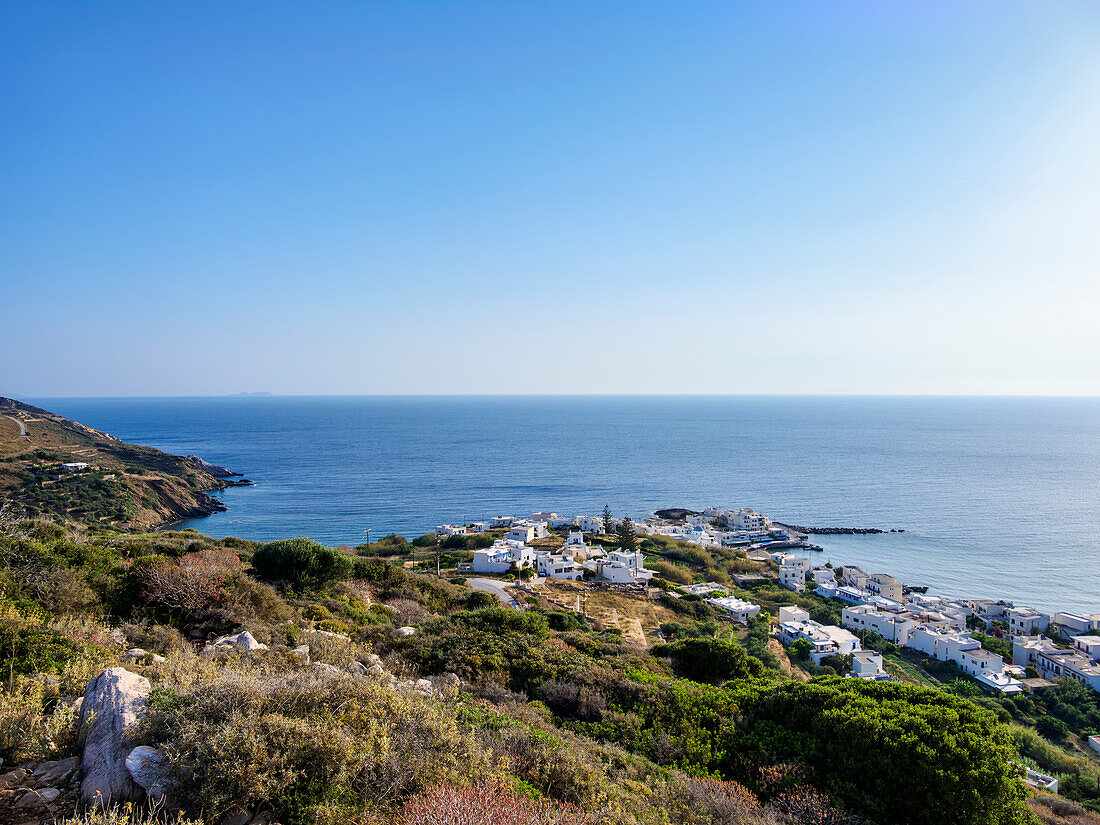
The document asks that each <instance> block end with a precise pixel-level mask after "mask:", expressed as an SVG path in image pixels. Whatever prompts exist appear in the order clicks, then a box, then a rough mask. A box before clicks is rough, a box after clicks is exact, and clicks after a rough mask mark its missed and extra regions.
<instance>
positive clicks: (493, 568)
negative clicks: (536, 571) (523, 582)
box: [471, 539, 535, 573]
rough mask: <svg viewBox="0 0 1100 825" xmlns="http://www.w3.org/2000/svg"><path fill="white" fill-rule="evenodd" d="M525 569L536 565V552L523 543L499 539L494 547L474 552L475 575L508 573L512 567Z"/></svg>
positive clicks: (494, 543) (472, 566) (472, 567)
mask: <svg viewBox="0 0 1100 825" xmlns="http://www.w3.org/2000/svg"><path fill="white" fill-rule="evenodd" d="M513 564H514V565H515V566H516V567H518V568H520V569H523V568H524V567H533V566H534V564H535V551H534V550H532V549H531V548H530V547H528V546H527V545H525V544H524V543H523V542H519V541H512V540H510V539H497V541H495V542H493V546H492V547H488V548H486V549H484V550H475V551H474V560H473V563H472V565H471V569H472V570H473V571H474V572H475V573H507V572H508V571H509V570H510V569H511V568H512V565H513Z"/></svg>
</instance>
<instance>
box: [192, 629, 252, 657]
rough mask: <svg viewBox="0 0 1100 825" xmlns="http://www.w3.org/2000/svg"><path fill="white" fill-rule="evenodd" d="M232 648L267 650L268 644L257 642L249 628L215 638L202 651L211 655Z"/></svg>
mask: <svg viewBox="0 0 1100 825" xmlns="http://www.w3.org/2000/svg"><path fill="white" fill-rule="evenodd" d="M231 650H239V651H241V652H243V653H254V652H256V651H257V650H267V645H265V644H262V643H260V642H257V641H256V637H255V636H253V635H252V634H251V633H249V632H248V631H247V630H242V631H241V632H240V633H233V634H231V635H229V636H222V637H220V638H218V639H215V640H214V641H212V642H210V643H209V644H207V645H206V647H204V648H203V650H202V652H203V654H204V655H206V656H210V655H212V654H215V653H228V652H229V651H231Z"/></svg>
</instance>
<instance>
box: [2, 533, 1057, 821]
mask: <svg viewBox="0 0 1100 825" xmlns="http://www.w3.org/2000/svg"><path fill="white" fill-rule="evenodd" d="M2 533H3V534H2V535H0V649H3V650H4V659H3V661H4V672H3V673H2V674H0V680H2V684H3V687H2V692H0V757H2V758H3V760H4V761H3V765H4V766H5V768H6V767H8V766H12V765H19V764H30V765H38V764H43V763H42V760H63V759H65V758H67V757H77V760H78V761H79V756H80V749H79V746H78V741H77V735H78V731H77V730H76V715H75V713H74V711H73V707H74V703H73V700H74V699H75V698H76V697H79V696H80V695H81V694H83V692H84V690H85V685H86V684H87V683H88V681H89V680H90V679H92V678H93V677H95V676H96V675H97V674H99V673H100V672H101V671H102V670H103V669H104V668H106V667H110V666H117V665H122V666H124V667H125V668H127V669H128V670H131V671H133V672H134V673H139V674H141V675H142V676H144V677H145V678H147V679H148V680H149V682H150V683H151V685H152V691H151V693H150V695H149V700H148V706H147V708H146V709H145V711H144V712H143V713H142V715H141V718H140V720H139V721H138V723H137V724H136V725H134V726H133V727H132V729H130V730H128V733H127V736H128V747H129V746H135V747H136V746H138V745H145V746H148V747H150V748H156V749H157V750H158V751H159V752H160V753H162V754H163V755H164V758H165V760H166V763H167V766H168V767H167V769H166V770H167V774H166V778H165V788H166V791H165V793H166V796H165V798H164V799H163V800H162V802H161V803H160V806H159V807H157V809H156V810H153V811H152V812H150V811H149V810H148V803H143V802H141V801H138V802H137V803H136V804H135V805H134V806H133V807H132V808H131V809H129V810H122V811H118V810H116V811H114V812H110V813H108V814H104V813H102V812H99V813H96V812H95V811H85V810H84V809H83V808H82V807H81V805H80V804H79V803H76V802H73V803H72V804H71V806H70V807H69V808H66V809H63V810H54V811H51V812H49V813H50V816H52V817H55V818H57V819H62V818H64V817H72V818H73V819H72V820H71V822H73V823H76V822H83V823H88V824H89V825H90V824H91V823H101V822H107V821H108V819H107V817H109V816H110V817H115V820H113V821H118V822H140V821H145V820H146V819H148V818H149V817H153V818H159V819H160V821H165V820H167V819H174V818H177V814H176V813H173V814H172V817H167V814H166V812H167V811H172V812H177V811H178V812H179V814H178V817H182V819H181V821H191V822H204V823H227V822H238V823H243V822H250V821H251V822H256V823H259V822H267V823H271V822H279V823H283V825H303V824H304V823H349V822H350V823H363V824H364V825H366V824H367V823H378V824H379V825H382V824H383V823H393V824H394V825H397V824H398V823H400V824H401V825H414V823H417V824H418V823H456V825H457V823H465V822H469V823H473V822H484V823H490V822H491V823H520V822H522V823H532V822H535V823H538V822H545V823H582V822H583V823H597V822H599V823H604V822H607V823H622V824H623V825H629V824H630V823H668V824H669V825H673V824H674V823H675V824H678V825H732V824H733V823H741V824H742V825H754V824H756V823H759V825H765V823H767V825H781V823H821V824H822V825H825V823H837V824H838V825H839V824H840V823H857V822H869V823H881V825H893V824H894V823H896V824H897V825H903V824H904V825H925V823H927V825H938V824H939V823H945V822H952V823H958V824H959V825H1009V823H1028V822H1034V821H1036V820H1035V814H1033V813H1032V811H1031V810H1030V809H1029V807H1028V806H1027V804H1025V797H1026V793H1025V790H1024V787H1023V786H1022V785H1021V783H1020V782H1019V781H1018V778H1017V770H1016V768H1014V767H1013V765H1012V764H1011V760H1013V759H1014V758H1015V757H1016V743H1015V741H1014V740H1013V736H1012V732H1011V731H1010V729H1009V728H1008V727H1007V726H1006V725H1004V724H1003V723H1002V722H1001V721H1000V720H999V719H998V717H997V716H996V715H995V714H994V713H993V712H992V711H991V710H989V709H987V708H983V707H980V706H978V705H976V704H974V703H973V702H971V701H969V700H968V699H966V698H964V697H959V696H954V695H950V694H947V693H944V692H942V691H933V690H929V689H926V688H921V687H916V686H909V685H899V684H882V683H865V682H860V681H857V680H851V679H841V678H838V677H835V676H825V677H819V678H816V679H814V680H812V681H810V682H805V683H802V682H794V681H791V680H789V679H788V678H787V677H785V676H784V675H783V673H782V672H780V671H779V670H777V669H776V668H774V667H769V666H768V664H767V663H765V662H762V661H761V659H760V658H759V657H757V656H754V655H752V653H751V650H750V649H749V644H748V643H749V642H751V641H752V639H751V637H746V638H745V639H743V640H742V641H741V642H735V641H731V640H729V639H725V638H708V637H698V638H684V639H680V640H677V641H673V642H670V643H669V644H667V645H663V646H659V647H655V648H652V649H650V650H646V649H643V648H640V647H636V646H633V645H630V644H627V643H625V642H624V641H623V639H622V637H621V635H620V634H618V633H617V632H613V631H607V630H597V629H596V628H595V627H594V626H593V625H592V624H590V623H589V622H588V621H586V620H585V619H583V618H582V617H580V616H578V615H576V614H573V613H567V612H561V611H555V610H546V609H539V608H534V607H530V608H529V609H525V610H523V611H522V612H519V611H512V610H506V609H504V608H502V607H501V606H500V605H499V604H497V603H495V601H494V600H493V599H492V598H491V597H487V595H486V594H484V593H477V592H475V591H472V590H471V589H470V588H468V587H467V586H465V584H464V583H463V582H462V581H461V580H460V579H453V580H447V579H444V578H437V577H435V576H434V575H430V574H427V573H423V572H413V571H412V570H410V569H408V568H406V567H405V566H401V565H398V564H394V563H392V562H391V561H389V560H387V559H385V558H380V557H378V556H377V555H376V548H374V549H372V548H371V547H365V548H362V552H363V553H364V554H363V555H350V554H345V553H343V552H341V551H339V550H336V549H332V548H326V547H322V546H321V545H319V544H317V543H315V542H312V541H309V540H308V539H294V540H290V541H283V542H272V543H269V544H255V543H251V542H246V541H241V540H236V539H223V540H214V539H210V538H207V537H204V536H202V535H200V534H198V533H195V532H193V531H182V532H164V533H156V534H148V535H129V534H121V533H115V532H110V531H100V530H88V529H87V528H83V527H76V526H60V525H57V524H53V523H50V522H45V521H21V522H9V523H7V524H5V525H3V529H2ZM240 631H248V633H249V634H251V635H250V637H249V638H250V639H253V640H254V641H255V642H256V643H257V644H256V645H255V646H254V647H252V648H251V649H243V648H240V649H238V648H230V649H227V648H225V646H216V645H211V644H210V643H211V642H212V641H214V640H217V639H219V638H220V637H223V636H225V635H226V634H234V633H238V632H240ZM51 764H52V763H51ZM28 773H29V771H28ZM0 785H2V780H0ZM4 794H9V795H8V796H7V797H3V795H4ZM0 797H3V798H6V799H8V800H10V801H12V802H13V803H14V801H15V799H16V797H15V796H14V795H12V794H10V793H9V789H5V788H3V787H0ZM59 798H60V799H61V800H65V799H66V798H67V797H65V796H64V795H62V796H61V797H59ZM19 799H20V800H21V799H22V797H19ZM19 804H22V802H21V801H20V802H19ZM3 807H4V806H3V804H2V799H0V809H2V808H3ZM55 807H56V805H55ZM1049 810H1050V809H1044V811H1045V812H1046V811H1049ZM1044 815H1046V814H1045V813H1044ZM43 816H44V818H45V814H44V815H43ZM1050 816H1051V817H1055V816H1057V815H1056V814H1055V813H1054V812H1050ZM15 821H24V820H16V819H11V818H9V819H4V815H3V814H2V813H0V823H4V822H15ZM1047 821H1062V820H1061V819H1060V818H1059V819H1057V820H1055V819H1048V820H1047ZM1067 821H1068V820H1067Z"/></svg>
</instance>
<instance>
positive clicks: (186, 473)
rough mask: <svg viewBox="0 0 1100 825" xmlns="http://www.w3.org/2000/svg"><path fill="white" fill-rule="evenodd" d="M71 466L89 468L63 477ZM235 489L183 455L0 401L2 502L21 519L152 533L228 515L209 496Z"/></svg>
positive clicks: (43, 411)
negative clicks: (61, 520)
mask: <svg viewBox="0 0 1100 825" xmlns="http://www.w3.org/2000/svg"><path fill="white" fill-rule="evenodd" d="M66 463H82V464H87V465H88V468H87V469H86V470H82V471H79V472H73V473H69V472H64V471H62V469H61V465H62V464H66ZM230 483H231V482H227V481H226V480H225V479H224V478H221V477H218V476H215V475H213V474H212V473H211V472H209V471H208V469H205V468H203V467H201V466H199V465H197V464H195V463H193V462H192V461H190V460H189V459H187V458H183V457H182V456H176V455H170V454H168V453H164V452H161V451H160V450H155V449H153V448H152V447H143V446H140V445H137V444H127V443H126V442H124V441H120V440H118V439H117V438H115V437H114V436H112V435H109V434H108V433H104V432H100V431H99V430H95V429H92V428H91V427H88V426H85V425H84V424H80V423H78V422H76V421H70V420H69V419H67V418H63V417H62V416H60V415H56V414H55V413H52V412H49V411H48V410H43V409H40V408H38V407H33V406H31V405H29V404H23V403H22V402H19V401H16V400H14V399H11V398H3V397H0V499H4V500H8V501H9V502H11V506H13V507H14V508H15V509H16V510H17V512H18V514H20V515H28V516H33V515H42V514H46V515H54V516H60V517H62V518H71V519H74V520H76V521H80V522H83V523H86V524H99V525H103V526H110V527H113V528H115V529H120V530H137V531H145V530H152V529H155V528H158V527H162V526H164V525H166V524H170V523H172V522H176V521H180V520H182V519H185V518H194V517H198V516H205V515H209V514H210V513H214V512H217V511H218V510H222V509H224V506H223V505H222V504H221V503H220V502H218V501H217V499H215V498H213V497H211V496H209V495H207V494H208V493H210V492H212V491H214V490H221V489H223V488H225V487H226V486H228V484H230Z"/></svg>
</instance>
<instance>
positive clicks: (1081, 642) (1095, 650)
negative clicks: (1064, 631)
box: [1070, 636, 1100, 661]
mask: <svg viewBox="0 0 1100 825" xmlns="http://www.w3.org/2000/svg"><path fill="white" fill-rule="evenodd" d="M1070 641H1071V642H1073V649H1074V650H1076V651H1077V652H1078V653H1080V654H1082V655H1084V656H1088V657H1089V658H1090V659H1092V660H1093V661H1096V660H1097V659H1100V636H1074V637H1073V638H1072V639H1070Z"/></svg>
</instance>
